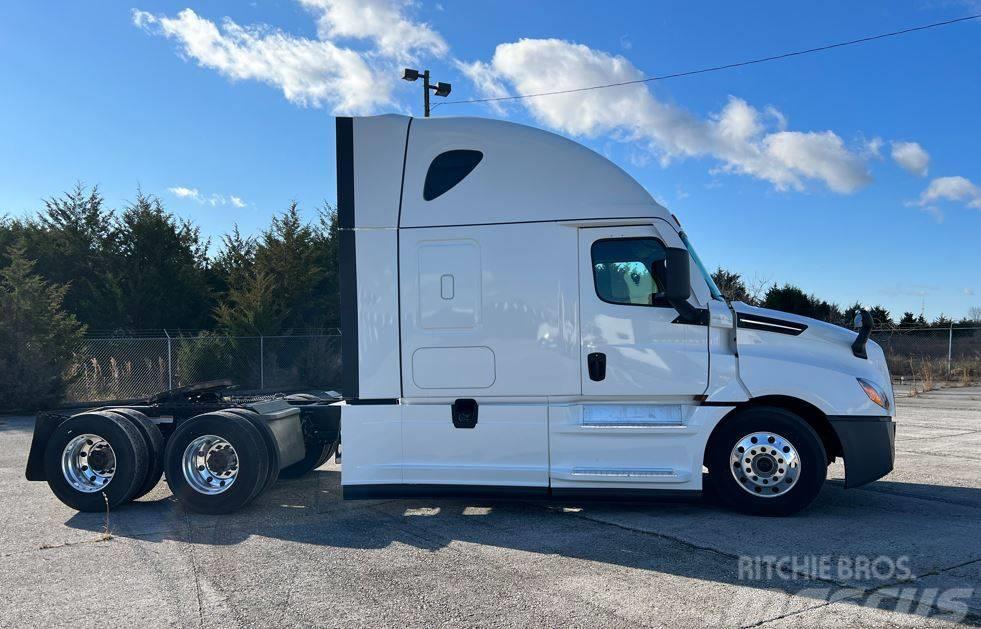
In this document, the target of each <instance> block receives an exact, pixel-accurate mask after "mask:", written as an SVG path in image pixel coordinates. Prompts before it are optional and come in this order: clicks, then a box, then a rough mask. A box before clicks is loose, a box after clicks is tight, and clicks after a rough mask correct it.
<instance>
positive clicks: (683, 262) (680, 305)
mask: <svg viewBox="0 0 981 629" xmlns="http://www.w3.org/2000/svg"><path fill="white" fill-rule="evenodd" d="M666 263H667V265H666V277H665V281H666V283H667V285H666V286H665V287H664V298H665V299H667V300H668V303H669V304H671V305H672V306H673V307H674V309H675V310H677V311H678V316H680V317H681V318H682V319H683V320H685V321H688V322H691V323H695V322H697V321H698V311H697V310H696V309H695V308H694V307H693V306H692V305H691V304H690V303H688V298H689V297H691V262H690V258H689V256H688V250H687V249H684V248H676V247H668V257H667V259H666Z"/></svg>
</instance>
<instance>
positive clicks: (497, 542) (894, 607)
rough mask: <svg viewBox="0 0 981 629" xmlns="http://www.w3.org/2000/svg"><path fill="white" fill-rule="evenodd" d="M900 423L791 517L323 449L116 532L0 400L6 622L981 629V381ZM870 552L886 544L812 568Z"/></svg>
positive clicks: (160, 508)
mask: <svg viewBox="0 0 981 629" xmlns="http://www.w3.org/2000/svg"><path fill="white" fill-rule="evenodd" d="M897 422H898V426H897V428H898V430H897V443H896V450H897V454H896V456H897V461H896V470H895V471H894V472H893V473H892V474H890V475H889V476H888V477H886V478H885V479H883V480H881V481H878V482H876V483H873V484H871V485H867V486H865V487H863V488H860V489H853V490H848V491H846V490H844V489H843V487H842V485H841V478H842V477H843V468H842V466H841V465H840V464H836V465H834V466H832V468H831V469H830V470H829V475H830V477H831V478H832V480H831V481H829V483H828V484H827V485H826V487H825V489H824V491H823V492H822V494H821V495H820V496H819V498H818V499H817V501H815V503H814V504H813V505H812V506H811V507H810V508H809V509H808V510H807V511H805V512H803V513H801V514H800V515H798V516H796V517H792V518H753V517H749V516H743V515H739V514H734V513H730V512H728V511H725V510H723V509H721V508H719V507H717V506H715V505H713V504H711V503H710V502H709V501H706V500H692V501H686V502H666V503H644V504H636V503H635V504H623V503H591V504H590V503H583V504H571V503H570V504H560V503H543V502H534V501H527V502H526V501H486V500H455V499H453V500H450V499H412V500H386V501H356V502H344V501H342V500H340V470H339V468H338V467H337V466H336V465H334V464H333V463H330V464H328V465H325V466H324V467H322V468H321V469H320V470H318V471H316V472H314V473H313V474H311V475H309V476H308V477H306V478H304V479H300V480H297V481H280V482H279V483H277V484H276V485H275V486H274V487H273V489H272V490H271V491H269V492H267V493H266V494H264V495H262V496H260V497H259V499H257V500H256V501H255V502H254V503H253V504H252V505H251V506H250V507H249V508H247V509H245V510H244V511H242V512H240V513H236V514H233V515H229V516H203V515H199V514H194V513H189V512H186V511H184V510H183V509H181V508H180V506H179V505H178V504H177V503H176V502H175V501H174V500H173V499H172V498H171V496H170V493H169V491H168V490H167V486H166V484H165V483H161V484H160V485H159V486H158V487H157V488H156V489H155V490H154V491H153V492H151V493H150V494H149V495H147V496H146V497H144V498H143V499H142V500H140V501H139V502H136V503H133V504H131V505H127V506H125V507H122V508H119V509H117V510H115V511H114V512H112V513H111V514H110V515H109V528H110V530H111V533H112V538H111V539H109V540H108V541H105V540H103V538H102V533H103V527H104V525H105V514H78V513H75V512H73V511H71V510H70V509H68V508H67V507H65V506H64V505H62V504H61V503H60V502H58V500H57V499H56V498H55V497H54V496H53V495H52V494H51V493H50V491H49V490H48V488H47V485H46V484H44V483H29V482H27V481H25V480H24V475H23V472H24V463H25V461H26V457H27V450H28V447H29V444H30V437H31V430H32V426H33V421H32V420H31V419H30V418H16V417H0V444H3V446H4V447H3V448H0V471H2V472H3V473H2V475H0V557H2V558H3V560H4V562H3V566H4V569H3V570H2V572H0V592H2V594H0V627H18V628H19V627H52V626H64V625H73V626H76V627H88V626H108V627H114V626H124V625H130V626H181V627H204V626H209V627H238V626H243V627H253V626H287V625H288V626H345V627H346V626H399V627H413V626H433V625H442V626H473V625H481V626H484V625H487V626H501V627H510V626H528V625H535V626H539V625H548V626H559V625H562V626H597V625H600V626H622V627H689V626H691V627H700V626H720V627H756V626H762V627H783V626H795V627H800V626H815V627H817V626H821V627H826V626H874V627H893V626H899V627H904V626H909V627H913V626H916V627H922V626H936V627H954V626H964V625H979V624H981V595H979V593H978V591H977V590H978V588H979V585H981V388H978V387H975V388H955V389H947V390H943V391H936V392H931V393H929V394H926V395H921V396H919V397H916V398H905V399H903V398H901V399H900V400H899V415H898V418H897ZM746 557H753V558H757V557H758V558H761V559H759V560H758V561H757V563H756V564H755V565H756V566H757V570H756V572H759V573H761V574H755V573H754V574H748V572H751V571H748V570H745V568H746V565H745V561H747V560H746V559H745V558H746ZM786 557H796V558H797V562H796V563H793V564H790V563H787V562H785V563H783V564H781V565H783V567H785V568H786V567H788V566H789V569H788V570H785V572H784V573H783V575H782V576H780V575H777V574H774V573H773V572H772V570H771V571H770V572H769V574H768V573H767V572H768V571H767V570H766V569H765V568H766V567H767V566H770V567H773V566H776V565H777V564H778V563H779V562H780V561H781V559H782V558H786ZM862 557H864V558H869V559H872V560H875V559H876V558H879V557H885V558H887V560H880V563H879V564H878V568H879V573H878V574H876V573H870V571H869V570H866V571H865V572H863V571H861V570H853V571H850V572H849V571H842V570H840V569H839V570H832V571H831V574H830V575H829V574H827V573H826V572H825V571H823V569H822V567H821V563H820V561H821V560H822V559H823V560H824V561H826V562H830V564H831V565H833V566H838V565H839V561H843V562H845V563H846V564H847V563H848V562H852V561H855V560H856V559H858V558H862ZM741 558H743V559H742V561H743V562H744V564H741V563H740V562H741ZM859 561H861V560H860V559H859ZM897 561H898V562H899V563H900V564H902V565H903V566H906V567H907V568H908V570H909V573H910V574H908V575H907V574H902V571H901V570H897V571H891V570H889V569H888V567H889V565H892V564H895V562H897ZM890 562H891V563H890ZM741 565H742V568H743V569H741ZM755 577H760V578H755Z"/></svg>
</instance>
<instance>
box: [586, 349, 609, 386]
mask: <svg viewBox="0 0 981 629" xmlns="http://www.w3.org/2000/svg"><path fill="white" fill-rule="evenodd" d="M586 366H587V367H588V368H589V379H590V380H592V381H594V382H599V381H600V380H604V379H605V378H606V354H604V353H602V352H593V353H592V354H590V355H589V356H587V357H586Z"/></svg>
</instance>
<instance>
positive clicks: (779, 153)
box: [459, 39, 871, 193]
mask: <svg viewBox="0 0 981 629" xmlns="http://www.w3.org/2000/svg"><path fill="white" fill-rule="evenodd" d="M459 67H460V68H461V70H462V71H464V72H465V73H466V74H467V76H469V77H470V78H471V79H473V80H474V81H475V83H476V84H477V87H478V90H480V91H481V93H482V94H483V95H485V96H491V97H493V96H500V95H503V94H504V93H506V91H507V90H506V87H505V82H506V83H508V84H510V85H511V86H513V89H514V91H515V92H517V93H522V94H528V93H540V92H553V91H558V90H565V89H576V88H580V87H582V86H584V85H599V84H606V83H619V82H623V81H633V80H637V79H640V78H643V76H644V75H643V74H642V73H641V72H640V70H638V69H637V68H636V67H634V66H633V65H632V64H631V63H630V62H629V61H628V60H627V59H625V58H624V57H622V56H619V55H611V54H608V53H606V52H602V51H598V50H594V49H591V48H589V47H587V46H583V45H580V44H573V43H570V42H567V41H563V40H559V39H522V40H520V41H517V42H514V43H506V44H501V45H499V46H498V47H497V49H496V50H495V52H494V56H493V58H492V60H491V61H490V63H487V64H484V63H481V62H476V63H473V64H460V65H459ZM491 77H494V78H491ZM518 102H520V103H521V104H523V105H524V106H525V107H526V108H527V109H528V111H529V112H530V113H531V115H532V116H533V117H534V118H535V119H536V120H537V121H538V122H539V123H541V124H543V125H546V126H548V127H551V128H553V129H557V130H559V131H562V132H565V133H569V134H572V135H578V136H585V137H597V136H599V135H601V134H614V135H616V136H617V137H618V139H620V140H623V141H634V142H640V143H642V144H644V145H646V146H647V147H648V148H649V149H650V150H651V151H652V152H654V153H655V154H656V155H657V156H658V157H659V159H660V161H661V162H662V163H668V162H670V161H671V160H672V159H676V158H684V157H701V156H709V157H713V158H715V159H717V160H719V161H720V162H721V166H720V167H719V168H718V169H715V170H717V171H722V172H731V173H739V174H745V175H751V176H753V177H757V178H759V179H763V180H765V181H768V182H770V183H772V184H773V185H774V186H775V187H777V188H778V189H780V190H786V189H796V190H801V189H803V188H804V185H805V182H806V181H807V180H817V181H821V182H823V183H824V184H825V185H827V186H828V187H829V188H831V189H832V190H834V191H836V192H841V193H850V192H854V191H855V190H857V189H858V188H860V187H862V186H863V185H865V184H867V183H869V182H870V181H871V176H870V175H869V172H868V169H867V167H866V164H865V161H864V160H863V159H862V158H861V157H860V156H859V155H858V154H857V153H855V152H852V151H851V150H849V149H848V148H847V147H846V146H845V144H844V142H843V141H842V140H841V138H840V137H838V136H837V135H836V134H835V133H833V132H831V131H820V132H801V131H787V130H786V127H787V120H786V118H785V116H784V115H783V114H782V113H780V112H779V111H777V110H776V109H774V108H772V107H766V108H764V109H763V110H762V111H761V110H759V109H757V108H755V107H753V106H752V105H750V104H748V103H747V102H746V101H744V100H742V99H740V98H736V97H730V98H729V101H728V103H727V104H726V105H725V107H724V108H723V109H722V111H720V112H718V113H716V114H714V115H712V116H710V117H708V118H707V119H702V118H699V117H697V116H695V115H694V114H692V113H690V112H688V111H686V110H684V109H682V108H680V107H677V106H674V105H671V104H666V103H663V102H661V101H659V100H658V99H657V98H655V97H654V95H653V94H652V92H651V91H650V90H649V89H648V88H647V87H646V86H645V85H643V84H633V85H627V86H622V87H614V88H609V89H604V90H592V91H578V92H573V93H571V94H562V95H555V96H544V97H539V98H530V99H524V100H521V101H518Z"/></svg>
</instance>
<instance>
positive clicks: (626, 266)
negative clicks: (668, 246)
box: [590, 238, 667, 306]
mask: <svg viewBox="0 0 981 629" xmlns="http://www.w3.org/2000/svg"><path fill="white" fill-rule="evenodd" d="M590 253H591V255H592V261H593V282H594V284H595V286H596V294H597V295H598V296H599V298H600V299H602V300H603V301H606V302H609V303H611V304H627V305H630V306H660V305H663V304H661V303H660V300H659V299H656V298H655V295H656V294H657V293H659V292H661V291H662V290H663V287H664V261H665V259H666V258H667V251H666V250H665V248H664V245H663V244H662V243H661V241H660V240H658V239H656V238H608V239H603V240H597V241H596V242H594V243H593V246H592V248H591V251H590Z"/></svg>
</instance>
